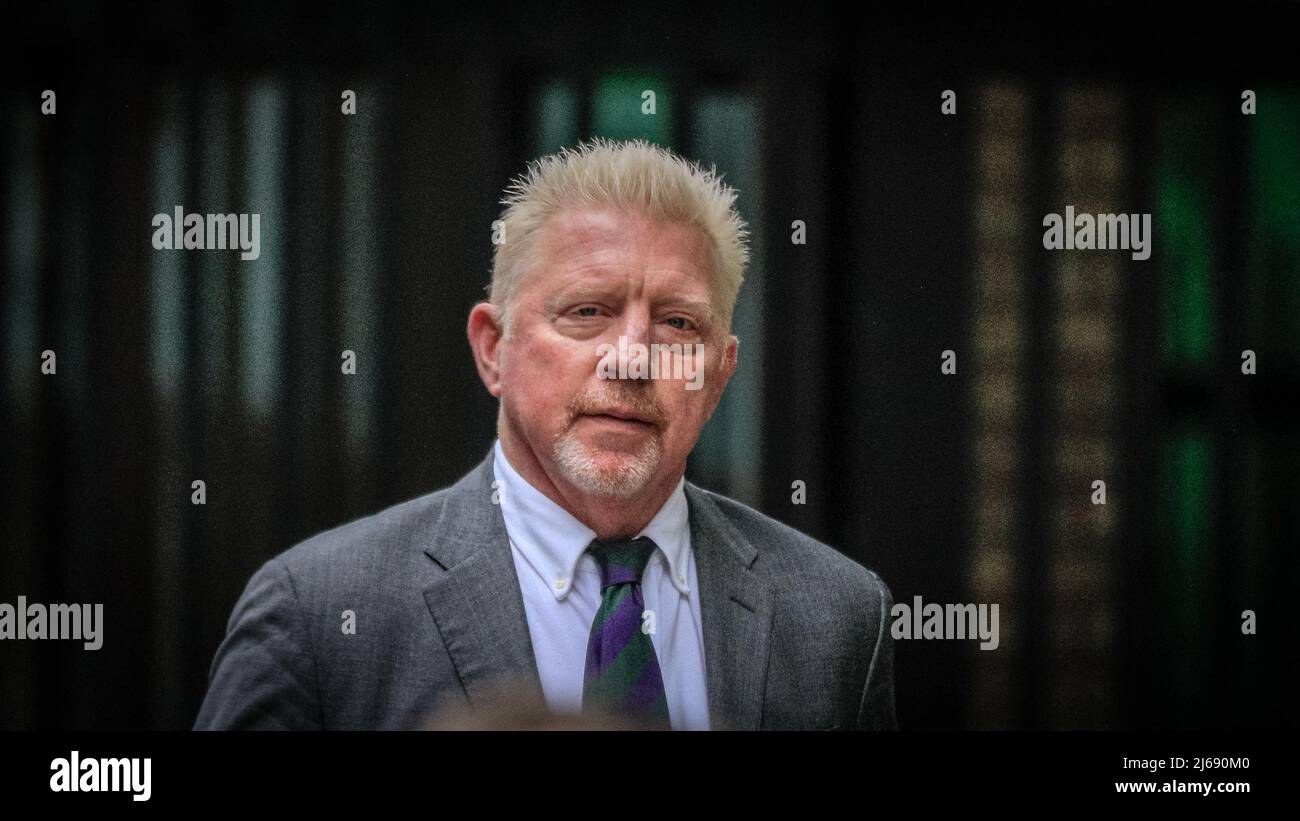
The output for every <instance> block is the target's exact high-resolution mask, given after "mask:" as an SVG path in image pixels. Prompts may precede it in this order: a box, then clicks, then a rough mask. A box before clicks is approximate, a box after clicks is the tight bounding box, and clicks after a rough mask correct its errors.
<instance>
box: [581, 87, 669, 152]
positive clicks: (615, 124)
mask: <svg viewBox="0 0 1300 821" xmlns="http://www.w3.org/2000/svg"><path fill="white" fill-rule="evenodd" d="M647 92H651V93H653V95H654V96H653V104H654V113H653V114H649V113H644V111H645V107H646V106H648V105H649V102H650V97H649V95H647ZM673 114H674V108H673V100H672V98H671V96H670V95H669V93H668V84H667V83H666V82H665V81H664V79H663V78H662V77H661V76H659V75H657V74H653V73H650V72H631V71H622V72H614V73H611V74H607V75H606V76H605V77H603V78H602V79H601V80H600V82H599V83H597V85H596V90H595V92H594V94H593V96H592V101H591V132H592V136H593V137H608V138H610V139H614V140H633V139H637V138H638V137H639V138H641V139H645V140H649V141H650V142H652V143H656V144H658V145H663V146H667V145H669V144H670V141H671V137H672V133H673V119H672V118H673Z"/></svg>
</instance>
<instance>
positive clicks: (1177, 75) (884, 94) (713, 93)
mask: <svg viewBox="0 0 1300 821" xmlns="http://www.w3.org/2000/svg"><path fill="white" fill-rule="evenodd" d="M1298 12H1300V8H1297V4H1295V3H1257V2H1238V3H1233V4H1230V6H1228V7H1227V8H1224V9H1220V10H1200V9H1199V8H1197V7H1194V6H1190V5H1184V6H1181V7H1176V8H1175V9H1174V10H1169V11H1165V10H1150V11H1145V12H1137V11H1135V10H1134V9H1132V8H1130V7H1127V6H1106V5H1095V4H1089V5H1087V6H1081V5H1076V4H1069V5H1050V6H1049V5H1041V6H1033V7H1017V8H1010V9H989V8H986V7H985V6H984V5H982V4H981V5H980V7H979V8H978V10H976V11H965V12H948V11H944V10H942V9H938V8H931V7H924V8H922V9H920V10H919V11H916V12H912V13H909V14H907V15H906V16H904V15H903V14H902V13H900V12H898V11H897V10H896V9H893V10H891V9H889V8H888V7H885V8H883V9H877V10H874V11H868V12H863V11H862V10H856V11H850V10H849V9H847V8H846V9H840V8H838V7H834V6H826V7H822V6H818V5H816V4H811V3H799V4H779V5H778V4H771V5H770V7H766V8H765V7H763V6H761V5H760V6H755V5H753V4H734V5H730V6H728V5H720V6H705V5H703V4H698V3H663V4H660V3H655V4H650V5H645V6H642V5H640V4H630V5H624V4H606V5H598V6H589V7H588V6H579V5H576V4H569V3H547V4H544V6H542V7H539V8H537V9H535V10H528V9H525V8H517V7H511V6H503V5H501V4H487V3H482V4H479V3H471V4H459V5H456V6H451V5H441V6H439V7H438V8H437V9H436V10H432V9H430V10H426V11H423V12H398V11H396V10H392V9H371V8H369V7H367V6H364V5H363V4H360V3H330V4H321V5H312V6H303V7H300V8H299V7H286V6H279V5H275V4H253V3H242V4H235V5H231V6H218V5H212V4H209V5H204V6H201V7H194V8H187V7H185V6H182V5H179V4H169V3H144V4H134V5H126V6H119V5H118V4H110V3H104V2H88V3H45V4H41V7H40V9H39V10H37V11H36V12H35V16H34V17H30V16H29V17H26V18H23V19H18V18H13V19H11V21H10V23H9V24H7V25H6V28H7V31H6V32H5V33H4V35H2V36H3V39H4V41H5V43H6V45H7V47H6V49H5V53H6V55H7V57H6V60H7V61H8V63H9V65H8V67H7V68H6V70H5V73H4V80H3V83H0V89H3V91H2V94H0V112H3V113H2V117H3V123H2V127H0V161H2V162H3V165H4V177H3V179H4V187H3V203H2V206H3V226H2V230H0V259H2V260H3V279H2V280H0V300H2V301H0V314H2V316H3V335H2V336H0V384H3V406H2V408H0V414H2V415H0V424H2V425H3V440H2V443H0V476H2V477H3V484H2V486H0V488H2V491H3V492H0V505H2V509H0V522H2V524H0V527H2V528H3V531H2V538H3V541H2V542H0V602H8V603H10V604H13V603H15V602H16V599H17V597H18V596H19V595H25V596H26V597H27V599H28V600H29V601H34V602H44V603H52V602H102V603H104V605H105V643H104V647H103V649H101V650H99V651H98V652H85V651H83V650H81V649H80V644H79V643H73V642H49V641H46V642H34V641H23V642H19V641H6V642H4V643H3V644H0V728H5V729H16V728H49V729H82V728H176V729H184V728H188V727H189V726H190V725H191V724H192V722H193V718H194V715H195V713H196V711H197V708H198V704H199V702H200V700H201V698H202V696H203V693H204V690H205V686H206V680H207V674H208V668H209V664H210V662H211V659H212V655H213V653H214V651H215V650H216V647H217V645H218V643H219V642H220V640H221V638H222V636H223V634H224V629H225V624H226V619H227V618H228V616H229V614H230V609H231V606H232V605H233V604H234V602H235V599H236V598H237V596H238V595H239V593H240V591H241V590H242V588H243V585H244V583H245V582H246V581H247V579H248V577H249V575H250V574H251V573H252V572H253V571H254V570H255V569H256V568H257V567H258V566H259V565H260V564H261V563H262V562H264V561H265V560H266V559H267V558H269V557H271V556H273V555H275V554H276V553H279V552H280V551H282V550H284V549H286V548H288V547H289V546H291V545H292V544H293V543H295V542H297V541H299V540H301V539H303V538H305V537H307V536H309V535H311V534H313V533H315V532H317V531H319V530H322V529H324V528H327V527H331V526H334V525H337V524H340V523H342V522H345V521H348V520H350V519H353V518H356V517H358V516H361V515H364V514H367V513H371V512H374V511H376V510H379V509H381V508H382V507H385V506H387V505H390V504H393V503H396V502H399V501H401V500H404V499H407V498H410V497H413V496H417V495H421V494H424V493H427V492H429V491H432V490H435V489H437V488H440V487H443V486H445V485H447V484H450V483H451V482H453V481H455V480H456V479H457V478H459V477H460V476H461V475H462V474H463V473H464V472H466V471H467V470H469V469H470V468H471V467H472V466H473V465H474V464H476V463H477V462H478V461H479V460H480V459H482V458H483V457H484V456H485V455H486V453H487V450H488V447H489V445H490V443H491V441H492V438H493V436H494V429H495V417H496V405H495V401H494V400H493V399H492V398H491V397H490V396H489V395H488V393H487V392H486V391H485V390H484V389H483V387H482V385H481V384H480V382H479V380H478V377H477V375H476V373H475V371H474V368H473V365H472V362H471V359H470V355H469V349H468V345H467V342H466V340H465V330H464V329H465V321H466V316H467V312H468V310H469V308H470V306H471V305H472V304H473V303H474V302H475V301H476V300H477V299H479V298H481V297H482V295H483V288H484V286H485V285H486V283H487V281H488V276H489V271H490V262H491V253H492V249H493V246H492V244H491V242H490V223H491V222H492V220H493V219H495V218H496V217H497V216H498V205H497V200H498V199H499V197H500V196H501V192H502V189H503V188H504V187H505V185H506V184H507V183H508V182H509V180H510V179H511V178H512V177H513V176H515V175H517V174H518V173H520V172H521V171H522V170H523V169H524V166H525V163H526V162H527V161H528V160H529V159H531V158H533V157H536V156H538V155H540V154H542V153H546V152H551V151H554V150H556V149H558V148H560V147H561V146H566V145H574V144H575V143H576V142H577V141H579V140H581V139H583V138H586V137H589V136H593V135H604V136H609V137H616V138H627V137H646V138H648V139H652V140H654V141H656V142H659V143H661V144H663V145H665V146H669V147H671V148H673V149H674V150H676V151H678V152H680V153H682V154H683V155H685V156H687V157H689V158H692V159H696V160H699V161H701V162H703V163H705V164H706V165H716V166H717V168H718V169H719V170H720V171H721V172H723V173H724V174H725V175H726V178H727V180H728V181H729V182H730V183H731V184H733V185H734V186H736V187H737V188H738V189H739V190H740V192H741V194H740V201H739V207H740V210H741V211H742V212H743V215H744V216H745V218H746V219H747V220H748V221H749V222H750V224H751V227H752V229H753V233H754V239H753V265H752V266H751V268H750V270H749V272H748V274H747V279H746V283H745V285H744V289H743V290H742V293H741V297H740V304H739V307H738V310H737V313H736V319H735V327H734V331H735V333H736V334H737V335H738V336H740V338H741V348H740V352H741V365H740V369H739V371H738V372H737V375H736V377H735V378H734V380H733V382H732V385H731V387H730V388H729V390H728V393H727V395H726V397H725V399H724V402H723V405H722V406H721V408H720V409H719V411H718V413H717V415H716V416H715V418H714V419H713V420H712V421H711V422H710V423H709V425H708V426H707V428H706V430H705V433H704V435H703V436H702V438H701V441H700V444H699V447H698V448H697V450H696V453H695V454H694V455H693V457H692V464H691V468H690V472H689V478H691V479H692V480H694V481H696V482H699V483H701V484H703V485H705V486H706V487H710V488H712V489H715V490H717V491H720V492H722V493H726V494H729V495H732V496H734V497H736V498H738V499H740V500H742V501H744V502H746V503H748V504H750V505H752V506H755V507H757V508H758V509H760V510H762V511H764V512H765V513H768V514H769V515H772V516H774V517H776V518H778V519H781V520H782V521H785V522H787V523H789V524H792V525H794V526H796V527H798V528H800V529H802V530H804V531H806V532H808V533H810V534H812V535H814V536H816V537H818V538H820V539H822V540H824V541H826V542H828V543H830V544H832V545H834V546H836V547H837V548H839V549H840V550H842V551H843V552H845V553H846V554H848V555H850V556H852V557H853V558H855V559H857V560H859V561H861V562H863V563H865V564H867V565H869V566H871V567H873V568H874V569H876V570H878V571H879V572H880V573H881V575H882V576H883V577H884V578H885V580H886V581H887V582H888V583H889V584H890V586H891V587H892V589H893V593H894V596H895V598H896V599H897V600H898V601H903V602H911V601H912V597H913V596H916V595H920V596H922V597H923V598H924V600H925V601H927V602H966V601H971V602H997V603H999V605H1000V611H1001V613H1000V616H1001V629H1002V635H1001V647H1000V648H999V649H998V650H997V651H994V652H984V651H980V650H979V649H978V648H977V643H975V642H953V641H948V642H943V641H902V642H899V643H898V646H897V661H896V663H897V681H898V691H897V693H898V713H899V719H900V722H901V724H902V726H903V727H905V728H913V729H915V728H1045V729H1046V728H1156V727H1158V728H1233V729H1235V728H1261V729H1271V728H1290V729H1295V728H1296V727H1297V724H1298V721H1297V718H1296V712H1295V710H1294V708H1293V705H1292V704H1291V698H1292V697H1294V695H1295V693H1296V691H1297V684H1298V683H1300V675H1298V672H1300V670H1298V664H1297V654H1296V652H1295V649H1294V648H1295V647H1296V646H1297V640H1300V635H1298V633H1300V631H1297V629H1296V628H1297V616H1296V611H1295V607H1294V605H1292V604H1288V603H1287V602H1288V601H1289V600H1290V599H1289V595H1288V594H1291V593H1292V592H1293V591H1294V590H1295V589H1296V586H1297V583H1300V573H1298V572H1297V569H1298V565H1297V560H1296V549H1297V546H1300V533H1298V530H1300V528H1298V527H1297V507H1300V505H1298V504H1297V503H1300V479H1298V478H1297V477H1300V440H1298V439H1297V427H1298V426H1300V414H1297V410H1296V408H1297V406H1296V400H1297V385H1298V383H1300V64H1297V62H1296V59H1295V55H1296V47H1295V36H1296V33H1297V31H1300V26H1298V25H1297V24H1298V23H1300V13H1298ZM45 89H52V90H54V91H55V92H56V93H57V113H56V114H55V115H53V116H47V115H42V114H41V113H40V104H41V92H42V91H43V90H45ZM345 89H351V90H354V91H355V92H356V94H357V109H356V110H357V113H356V114H355V115H353V116H344V115H343V114H342V113H341V111H340V105H341V100H340V95H341V94H342V92H343V91H344V90H345ZM946 89H951V90H953V91H955V92H956V95H957V114H956V115H955V116H945V115H943V114H941V112H940V104H941V102H942V100H941V94H942V93H943V92H944V91H945V90H946ZM1245 89H1251V90H1253V91H1254V92H1255V93H1256V95H1257V99H1258V103H1257V105H1258V113H1257V114H1255V115H1253V116H1246V115H1243V114H1242V111H1241V105H1242V101H1241V94H1242V91H1243V90H1245ZM645 90H652V91H654V92H655V95H656V104H657V111H656V113H655V114H654V115H653V116H648V115H644V114H642V113H641V103H642V92H643V91H645ZM177 205H183V206H185V208H186V210H187V211H189V212H198V213H216V212H221V213H228V212H259V213H261V214H262V215H263V216H262V254H261V258H260V259H259V260H257V261H256V262H240V261H239V259H238V254H237V253H234V252H221V251H214V252H202V251H196V252H188V253H186V252H177V251H155V250H153V248H152V247H151V244H150V238H151V236H152V233H153V228H152V227H151V224H150V220H151V218H152V217H153V215H154V214H155V213H160V212H164V213H169V214H170V213H171V212H172V209H173V208H174V207H175V206H177ZM1066 205H1074V206H1075V207H1076V209H1077V210H1079V211H1088V212H1093V213H1096V212H1116V213H1119V212H1123V213H1140V212H1149V213H1151V214H1152V215H1153V225H1154V232H1155V238H1154V243H1153V252H1152V254H1151V258H1150V259H1149V260H1147V261H1134V260H1132V259H1130V255H1129V254H1128V253H1126V252H1122V251H1109V252H1106V251H1093V252H1066V251H1051V252H1049V251H1045V250H1044V249H1043V247H1042V231H1043V228H1042V218H1043V215H1044V214H1047V213H1049V212H1055V213H1062V212H1063V211H1064V208H1065V206H1066ZM794 220H803V221H804V222H805V223H806V225H807V244H806V245H795V244H792V243H791V241H790V235H791V228H790V226H791V223H792V222H793V221H794ZM46 349H50V350H54V351H55V352H56V354H57V368H58V370H57V374H56V375H43V374H42V373H41V370H40V364H41V352H42V351H44V350H46ZM345 349H348V350H353V351H355V352H356V354H357V363H358V367H357V373H356V374H355V375H344V374H342V373H341V369H340V354H341V351H343V350H345ZM946 349H951V350H953V351H955V352H956V354H957V357H958V372H957V374H956V375H944V374H942V373H941V372H940V364H941V360H940V357H941V353H942V352H943V351H944V350H946ZM1245 349H1250V350H1253V351H1254V352H1255V353H1256V355H1257V357H1258V373H1257V374H1256V375H1253V376H1246V375H1243V374H1242V373H1241V355H1242V351H1243V350H1245ZM196 479H201V480H203V481H204V482H205V483H206V488H207V503H206V505H203V506H197V505H193V504H191V493H192V490H191V482H192V481H194V480H196ZM1096 479H1101V480H1104V481H1105V482H1106V494H1107V503H1106V504H1105V505H1104V506H1099V505H1093V504H1092V503H1091V500H1090V497H1091V495H1092V482H1093V481H1094V480H1096ZM796 480H801V481H804V482H806V483H807V503H806V504H804V505H795V504H792V501H791V493H792V490H791V485H792V483H793V482H795V481H796ZM1246 609H1252V610H1254V611H1255V612H1256V613H1257V614H1258V624H1259V627H1258V635H1254V636H1244V635H1242V633H1241V630H1240V624H1241V612H1242V611H1243V610H1246Z"/></svg>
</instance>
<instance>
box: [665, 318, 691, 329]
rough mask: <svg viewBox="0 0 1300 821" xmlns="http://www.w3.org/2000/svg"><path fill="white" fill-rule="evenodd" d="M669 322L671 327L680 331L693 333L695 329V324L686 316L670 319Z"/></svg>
mask: <svg viewBox="0 0 1300 821" xmlns="http://www.w3.org/2000/svg"><path fill="white" fill-rule="evenodd" d="M667 321H668V324H669V325H672V326H673V327H674V328H676V329H677V330H679V331H691V330H694V329H695V323H694V322H691V321H690V320H689V319H687V318H686V317H684V316H674V317H669V319H668V320H667Z"/></svg>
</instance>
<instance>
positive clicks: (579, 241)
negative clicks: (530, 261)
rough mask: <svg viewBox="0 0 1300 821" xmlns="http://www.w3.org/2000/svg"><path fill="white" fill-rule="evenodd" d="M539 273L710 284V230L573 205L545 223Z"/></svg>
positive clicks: (631, 213)
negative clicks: (661, 277) (640, 275)
mask: <svg viewBox="0 0 1300 821" xmlns="http://www.w3.org/2000/svg"><path fill="white" fill-rule="evenodd" d="M536 251H537V256H536V259H537V263H538V264H537V266H536V269H535V271H534V273H535V274H537V275H539V276H540V277H555V276H561V277H563V276H572V275H577V274H583V273H585V274H598V273H600V272H601V270H602V269H610V271H611V272H614V269H621V270H622V271H623V272H624V273H636V272H656V273H670V274H677V275H685V276H686V277H688V278H691V279H699V280H701V281H703V282H704V283H705V284H706V285H707V284H709V282H710V279H711V271H712V266H713V257H712V253H711V249H710V245H709V241H708V237H707V235H706V234H705V232H704V231H703V230H702V229H700V228H699V227H697V226H693V225H688V224H686V223H679V222H669V221H665V220H660V219H655V218H653V217H650V216H648V215H646V214H642V213H639V212H627V211H619V210H614V209H611V208H591V209H568V210H564V211H561V212H559V213H556V214H554V215H553V216H551V217H550V218H549V219H548V220H547V221H546V222H545V224H543V226H542V229H541V231H540V232H539V235H538V240H537V248H536Z"/></svg>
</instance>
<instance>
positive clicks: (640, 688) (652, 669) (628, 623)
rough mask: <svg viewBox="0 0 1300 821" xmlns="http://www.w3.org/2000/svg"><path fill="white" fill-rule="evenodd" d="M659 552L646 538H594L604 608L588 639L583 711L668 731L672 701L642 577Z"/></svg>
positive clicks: (593, 624)
mask: <svg viewBox="0 0 1300 821" xmlns="http://www.w3.org/2000/svg"><path fill="white" fill-rule="evenodd" d="M655 549H656V548H655V543H654V542H652V541H650V540H649V539H647V538H646V537H644V536H642V537H640V538H638V539H632V540H630V541H629V540H620V541H601V540H600V539H595V540H593V541H592V543H591V544H590V545H589V546H588V547H587V550H588V552H590V553H591V555H592V557H593V558H595V560H596V564H597V565H598V566H599V567H600V609H598V610H597V611H596V618H595V619H594V620H593V621H592V623H591V637H590V638H589V639H588V640H587V667H586V672H585V674H584V677H583V686H582V703H583V707H584V708H586V707H588V706H590V707H594V708H596V709H599V710H603V711H605V712H607V713H610V714H612V715H613V716H619V717H627V718H631V719H633V720H636V721H638V722H640V723H643V724H645V725H647V726H651V727H658V728H663V729H667V728H668V727H669V726H670V725H669V720H668V698H667V696H666V695H665V694H664V680H663V675H662V673H661V672H660V670H659V659H658V658H657V657H656V656H655V648H654V644H653V642H652V641H651V640H650V636H649V634H647V633H645V632H643V631H642V628H641V624H642V613H644V612H645V599H643V598H642V596H641V574H642V573H644V572H645V568H646V565H647V564H649V562H650V557H651V556H653V555H654V552H655Z"/></svg>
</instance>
